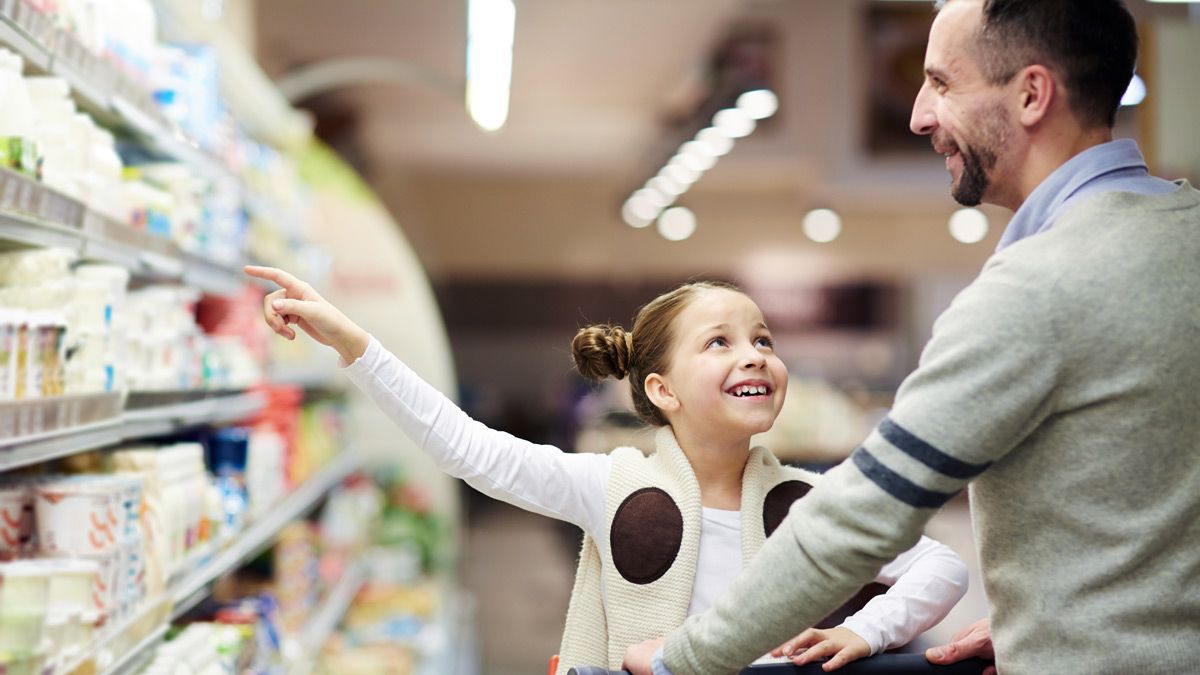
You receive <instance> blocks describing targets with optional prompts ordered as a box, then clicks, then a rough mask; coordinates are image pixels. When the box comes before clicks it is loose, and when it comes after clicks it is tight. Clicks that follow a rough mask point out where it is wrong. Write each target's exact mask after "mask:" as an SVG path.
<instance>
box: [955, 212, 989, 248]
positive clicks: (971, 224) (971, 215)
mask: <svg viewBox="0 0 1200 675" xmlns="http://www.w3.org/2000/svg"><path fill="white" fill-rule="evenodd" d="M987 233H988V217H987V214H985V213H984V212H983V211H980V210H979V209H959V210H957V211H955V212H954V215H952V216H950V236H952V237H954V238H955V239H956V240H958V241H960V242H962V243H964V244H978V243H979V242H981V241H983V238H984V237H986V236H987Z"/></svg>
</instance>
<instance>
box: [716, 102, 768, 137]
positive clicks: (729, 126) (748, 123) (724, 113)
mask: <svg viewBox="0 0 1200 675" xmlns="http://www.w3.org/2000/svg"><path fill="white" fill-rule="evenodd" d="M713 126H714V127H716V128H718V129H720V130H721V133H723V134H725V135H726V136H728V137H730V138H744V137H746V136H749V135H750V134H752V133H754V127H755V126H757V123H756V122H755V121H754V120H753V119H752V118H751V117H750V116H749V115H747V114H746V113H745V112H743V111H741V110H739V109H738V108H726V109H724V110H721V111H718V112H717V114H716V115H713Z"/></svg>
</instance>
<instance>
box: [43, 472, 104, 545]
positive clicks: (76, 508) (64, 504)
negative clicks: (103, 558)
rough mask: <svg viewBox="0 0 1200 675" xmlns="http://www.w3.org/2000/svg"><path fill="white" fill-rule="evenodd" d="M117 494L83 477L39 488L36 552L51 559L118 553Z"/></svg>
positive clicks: (99, 482)
mask: <svg viewBox="0 0 1200 675" xmlns="http://www.w3.org/2000/svg"><path fill="white" fill-rule="evenodd" d="M118 510H119V505H118V496H117V492H116V491H115V490H114V489H113V485H112V484H111V483H107V482H106V481H103V480H97V479H95V478H91V477H86V476H77V477H73V478H67V479H61V480H57V481H52V482H48V483H44V484H42V485H39V486H38V487H37V490H36V498H35V505H34V512H35V518H36V522H37V535H38V548H39V550H40V551H41V553H42V554H44V555H47V556H50V557H76V556H80V555H86V556H95V555H101V554H107V553H112V552H114V551H116V549H117V533H116V530H117V526H118V525H119V523H120V520H119V519H118V517H117V512H118Z"/></svg>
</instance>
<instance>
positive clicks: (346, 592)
mask: <svg viewBox="0 0 1200 675" xmlns="http://www.w3.org/2000/svg"><path fill="white" fill-rule="evenodd" d="M366 581H367V569H366V565H365V564H364V563H362V562H355V563H352V564H351V565H350V566H349V567H348V568H346V570H345V572H343V574H342V578H341V579H339V580H338V583H337V585H336V586H334V587H333V588H331V589H329V593H328V594H327V595H326V596H325V600H324V601H323V602H322V603H321V606H320V607H318V608H317V610H316V612H314V613H313V615H312V618H311V619H310V620H309V622H308V624H307V625H306V626H304V629H303V630H302V631H301V632H300V635H299V636H298V637H297V639H295V640H291V641H289V643H290V644H288V645H286V646H285V647H284V649H285V650H286V651H285V655H286V654H287V652H292V653H293V654H294V656H293V657H291V658H290V659H289V660H290V662H291V663H292V664H294V665H293V666H292V667H290V668H288V669H287V672H288V674H289V675H308V674H309V673H311V672H312V669H313V665H314V663H315V661H316V659H317V656H318V655H319V654H320V652H321V648H322V647H324V646H325V643H326V642H328V641H329V637H330V636H331V635H333V631H334V630H336V629H337V626H338V624H339V623H341V620H342V617H343V616H345V614H346V610H348V609H349V608H350V603H351V602H353V601H354V596H356V595H358V591H359V589H361V588H362V587H363V584H365V583H366Z"/></svg>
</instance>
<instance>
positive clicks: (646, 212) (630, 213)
mask: <svg viewBox="0 0 1200 675" xmlns="http://www.w3.org/2000/svg"><path fill="white" fill-rule="evenodd" d="M658 214H659V208H658V207H657V206H655V205H653V204H651V203H650V202H648V201H646V200H645V199H642V198H640V197H639V195H638V194H637V193H636V192H635V193H634V195H633V196H632V197H630V198H629V199H628V200H626V201H625V206H623V207H621V217H622V218H623V219H624V220H625V222H626V223H627V224H628V225H629V226H630V227H637V228H642V227H646V226H648V225H650V223H653V222H654V219H655V218H657V217H658Z"/></svg>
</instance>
